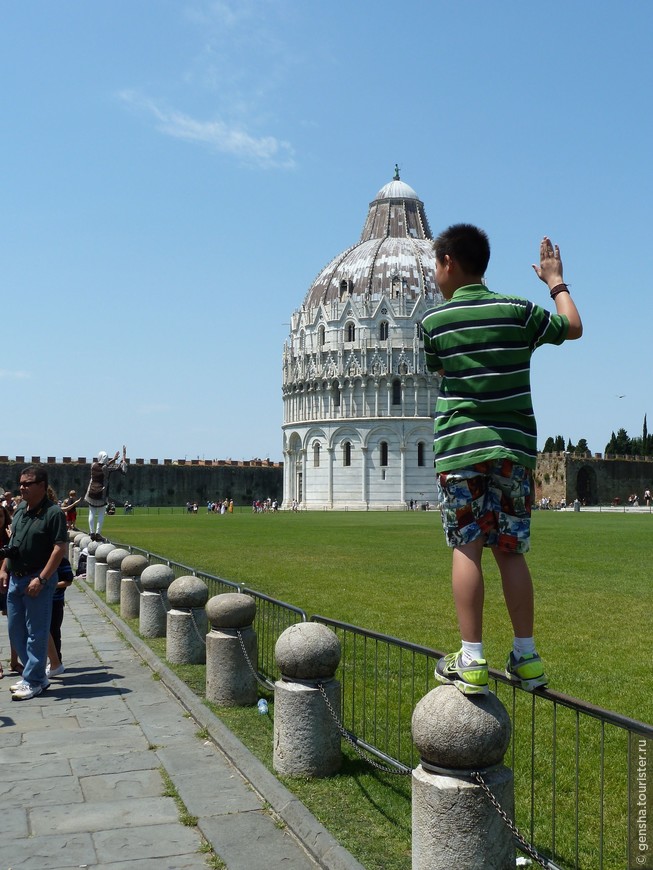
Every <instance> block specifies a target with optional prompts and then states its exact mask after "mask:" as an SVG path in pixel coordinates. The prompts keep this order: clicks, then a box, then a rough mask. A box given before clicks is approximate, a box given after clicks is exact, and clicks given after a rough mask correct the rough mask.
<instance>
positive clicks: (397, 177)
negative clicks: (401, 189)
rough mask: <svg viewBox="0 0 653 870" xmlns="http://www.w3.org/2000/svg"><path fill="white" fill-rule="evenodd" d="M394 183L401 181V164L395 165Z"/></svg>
mask: <svg viewBox="0 0 653 870" xmlns="http://www.w3.org/2000/svg"><path fill="white" fill-rule="evenodd" d="M392 180H393V181H401V178H399V164H398V163H395V177H394V178H393V179H392Z"/></svg>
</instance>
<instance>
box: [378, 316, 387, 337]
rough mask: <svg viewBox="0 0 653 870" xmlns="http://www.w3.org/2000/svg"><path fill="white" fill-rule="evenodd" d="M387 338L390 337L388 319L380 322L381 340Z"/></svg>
mask: <svg viewBox="0 0 653 870" xmlns="http://www.w3.org/2000/svg"><path fill="white" fill-rule="evenodd" d="M387 339H388V321H387V320H382V321H381V323H379V340H380V341H387Z"/></svg>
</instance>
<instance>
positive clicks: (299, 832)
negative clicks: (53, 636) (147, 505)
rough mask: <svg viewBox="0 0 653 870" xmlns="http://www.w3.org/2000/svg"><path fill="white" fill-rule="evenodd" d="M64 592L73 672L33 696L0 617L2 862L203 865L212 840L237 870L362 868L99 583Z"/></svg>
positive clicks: (127, 869) (181, 869)
mask: <svg viewBox="0 0 653 870" xmlns="http://www.w3.org/2000/svg"><path fill="white" fill-rule="evenodd" d="M66 598H67V607H66V617H65V619H64V624H63V653H64V661H65V664H66V672H65V674H64V675H63V676H62V677H60V678H56V679H53V680H52V683H51V686H50V688H49V689H48V691H47V692H44V693H43V694H42V695H40V696H38V697H36V698H34V699H32V700H30V701H21V702H15V701H14V702H12V700H11V695H10V692H9V686H10V685H11V684H12V683H13V682H15V681H16V679H18V678H17V677H15V676H14V675H13V674H9V672H8V666H7V664H6V663H7V661H8V659H9V648H8V641H7V622H6V619H5V618H2V622H0V656H1V660H2V662H3V664H4V666H5V678H4V680H0V802H1V807H2V809H1V810H0V820H1V821H0V870H19V868H25V870H32V868H33V870H55V868H56V870H64V868H80V867H88V868H92V867H104V868H110V870H195V868H198V870H199V868H204V870H206V867H207V855H206V853H205V852H204V853H203V852H202V851H201V850H202V848H203V846H204V848H206V843H208V844H210V846H211V847H212V848H213V850H214V852H215V854H216V855H218V856H219V858H220V859H221V860H222V861H223V862H224V866H225V867H226V868H228V870H259V868H260V870H263V868H265V870H276V868H281V870H315V868H317V867H323V868H329V870H362V867H361V865H360V864H358V862H357V861H355V860H354V859H353V858H352V856H351V855H349V853H348V852H346V851H345V850H344V849H343V848H342V847H341V846H339V845H338V843H337V842H336V841H335V840H334V839H333V837H331V835H330V834H329V833H328V832H327V831H326V830H325V829H324V828H323V827H322V826H321V825H320V824H319V823H318V822H317V820H316V819H315V818H314V817H313V816H312V815H311V814H310V813H309V812H308V810H307V809H306V808H305V807H304V806H303V804H301V803H300V802H299V801H298V800H297V799H296V798H295V797H294V796H293V795H292V794H291V793H290V792H288V790H287V789H285V788H284V787H283V786H282V785H281V784H280V783H279V782H278V780H277V779H276V778H275V777H274V776H272V774H270V772H269V771H268V770H267V769H266V768H265V767H264V766H263V765H262V764H261V763H260V762H259V761H258V759H256V758H255V757H254V756H253V755H252V754H251V753H250V752H249V751H248V750H247V749H246V748H245V747H244V746H243V745H242V744H241V743H240V741H238V740H237V739H236V738H235V737H234V736H233V734H231V732H229V731H228V730H227V729H226V728H225V727H224V725H223V724H222V723H221V722H220V720H219V719H217V718H216V717H215V716H213V714H212V713H211V712H210V711H209V710H208V709H207V708H206V707H205V706H204V704H202V702H201V700H199V699H198V698H197V697H196V696H195V695H194V694H193V693H192V692H190V690H189V689H188V688H187V687H186V686H185V685H184V684H183V683H182V682H181V681H180V680H178V679H177V678H176V677H175V675H174V674H172V672H171V671H169V669H168V668H167V667H166V666H165V665H164V664H162V663H161V662H159V660H158V659H157V658H156V657H155V656H154V655H153V654H152V653H151V651H150V650H149V647H147V646H146V645H145V644H143V643H142V641H140V639H139V638H137V637H136V636H135V635H133V634H132V633H131V632H130V631H129V629H128V628H127V626H125V625H124V624H123V623H122V622H121V621H120V620H119V619H117V618H116V617H115V615H114V614H113V612H112V611H110V610H109V609H108V608H107V607H106V606H105V605H104V604H103V603H102V602H101V601H100V600H99V599H98V598H97V596H96V595H95V594H94V593H93V592H92V591H91V590H90V589H86V588H83V589H80V588H77V587H75V586H73V587H71V588H70V590H69V591H68V592H67V594H66ZM119 632H120V633H122V635H123V636H122V637H121V636H120V633H119ZM125 638H126V639H127V640H125ZM127 641H129V643H128V642H127ZM153 671H154V672H156V673H153ZM156 675H158V676H159V677H160V679H156V678H155V677H156ZM200 729H202V730H203V731H205V733H206V732H208V734H209V735H210V737H211V738H212V739H210V740H209V739H201V738H199V737H198V736H197V733H198V731H199V730H200ZM162 770H165V771H166V772H167V774H168V776H169V777H170V779H171V780H172V782H173V784H174V786H175V788H176V790H177V792H178V794H179V795H180V796H181V799H182V800H183V802H184V804H185V806H186V809H187V811H188V813H189V814H190V815H192V816H196V817H197V825H196V826H194V827H188V826H185V825H183V824H182V823H181V822H180V816H179V810H178V807H177V805H176V803H175V801H174V799H173V798H172V797H165V796H163V794H164V791H165V784H164V781H163V777H162ZM267 807H269V808H271V810H272V812H274V813H275V814H276V818H275V816H274V815H273V814H272V812H270V810H269V809H268V808H267Z"/></svg>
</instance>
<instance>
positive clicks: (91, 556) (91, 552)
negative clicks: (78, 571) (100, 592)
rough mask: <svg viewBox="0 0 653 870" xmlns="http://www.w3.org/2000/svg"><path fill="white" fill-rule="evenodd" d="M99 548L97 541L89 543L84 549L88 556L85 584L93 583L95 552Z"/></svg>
mask: <svg viewBox="0 0 653 870" xmlns="http://www.w3.org/2000/svg"><path fill="white" fill-rule="evenodd" d="M99 546H100V542H99V541H91V543H90V544H89V545H88V547H87V548H86V550H87V552H88V556H87V557H86V582H87V583H93V584H94V583H95V552H96V550H97V548H98V547H99Z"/></svg>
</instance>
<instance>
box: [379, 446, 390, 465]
mask: <svg viewBox="0 0 653 870" xmlns="http://www.w3.org/2000/svg"><path fill="white" fill-rule="evenodd" d="M379 455H380V460H381V466H382V467H385V466H387V464H388V442H387V441H382V442H381V443H380V444H379Z"/></svg>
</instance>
